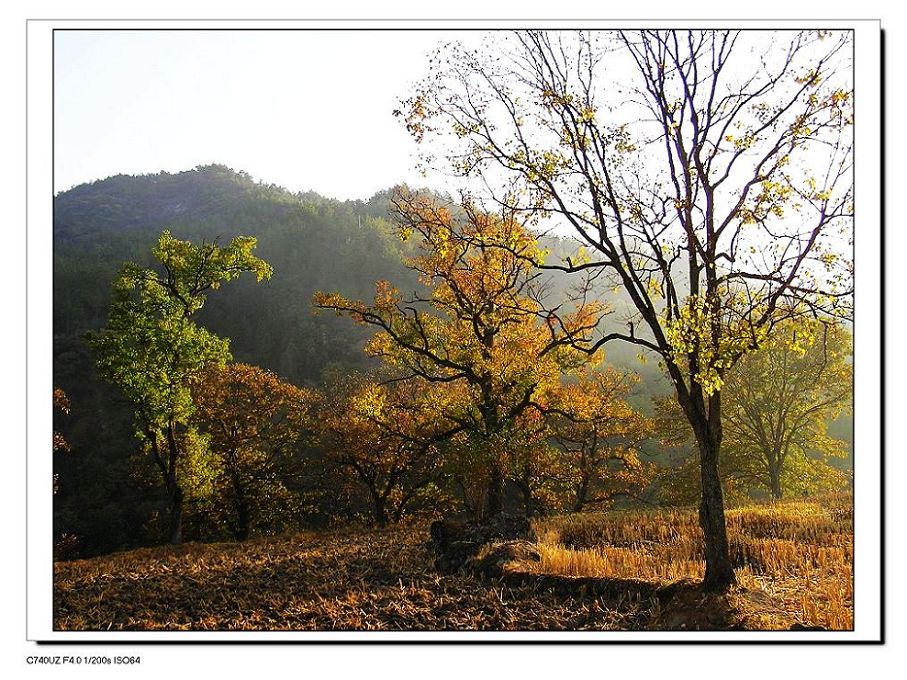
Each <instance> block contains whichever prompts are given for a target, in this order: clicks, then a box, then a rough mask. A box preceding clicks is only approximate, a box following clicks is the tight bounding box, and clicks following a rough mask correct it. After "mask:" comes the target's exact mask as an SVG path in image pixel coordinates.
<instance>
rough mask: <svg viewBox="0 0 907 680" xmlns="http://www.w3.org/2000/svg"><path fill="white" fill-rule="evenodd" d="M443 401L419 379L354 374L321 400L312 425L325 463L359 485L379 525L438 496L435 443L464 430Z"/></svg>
mask: <svg viewBox="0 0 907 680" xmlns="http://www.w3.org/2000/svg"><path fill="white" fill-rule="evenodd" d="M447 398H448V395H446V394H444V393H443V391H442V390H440V389H438V386H436V385H432V384H428V385H426V384H425V383H424V382H422V383H420V382H418V381H414V380H407V381H393V382H389V383H386V384H381V383H377V382H374V381H371V380H367V379H365V378H362V377H358V376H352V377H346V378H343V379H341V380H337V381H334V382H333V383H331V384H329V385H328V386H327V388H326V389H325V390H324V391H323V393H322V395H321V396H320V400H319V404H318V407H317V409H316V418H315V422H316V424H317V425H316V427H317V431H318V433H319V435H320V439H321V443H322V446H323V447H324V449H325V452H326V455H327V459H328V461H330V462H332V463H334V464H335V465H337V466H339V467H340V468H341V469H342V470H344V471H345V472H347V473H350V474H351V475H352V476H353V478H354V479H355V480H356V482H357V483H358V484H359V485H360V487H364V489H365V490H366V492H367V494H368V498H369V504H370V505H371V508H372V516H373V518H374V521H375V523H376V524H377V525H378V526H379V527H384V526H386V525H387V524H388V523H389V522H399V521H400V520H401V519H402V518H403V517H404V515H405V514H406V513H407V512H409V511H410V509H411V508H412V507H413V506H414V505H415V503H416V502H417V501H424V500H425V499H426V498H436V497H437V496H438V495H439V483H440V473H441V469H442V463H443V461H442V459H441V456H440V454H439V448H438V447H439V443H440V442H442V441H444V440H446V439H449V438H450V437H452V436H454V435H455V434H456V433H457V432H459V431H461V430H462V427H461V426H460V425H457V424H456V423H452V422H449V421H447V420H446V419H445V417H444V414H443V411H444V409H443V406H442V404H443V401H444V400H445V399H447Z"/></svg>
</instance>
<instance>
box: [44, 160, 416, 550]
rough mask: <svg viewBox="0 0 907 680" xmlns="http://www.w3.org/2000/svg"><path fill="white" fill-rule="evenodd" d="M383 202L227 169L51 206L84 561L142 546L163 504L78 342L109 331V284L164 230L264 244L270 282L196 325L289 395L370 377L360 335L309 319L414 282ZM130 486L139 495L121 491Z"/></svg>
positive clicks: (226, 300)
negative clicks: (316, 298) (315, 297)
mask: <svg viewBox="0 0 907 680" xmlns="http://www.w3.org/2000/svg"><path fill="white" fill-rule="evenodd" d="M387 207H388V193H386V192H385V193H379V194H377V195H375V196H374V197H372V198H371V199H370V200H368V201H355V202H345V203H341V202H338V201H333V200H330V199H325V198H322V197H320V196H318V195H316V194H311V193H309V194H292V193H290V192H288V191H286V190H284V189H281V188H278V187H274V186H269V185H263V184H260V183H256V182H255V181H253V180H252V179H251V178H250V177H249V176H248V175H245V174H243V173H238V172H234V171H232V170H230V169H229V168H226V167H223V166H217V165H213V166H207V167H200V168H197V169H195V170H192V171H188V172H182V173H178V174H167V173H161V174H158V175H148V176H142V177H129V176H123V175H121V176H116V177H111V178H109V179H106V180H102V181H98V182H94V183H92V184H86V185H82V186H79V187H76V188H74V189H72V190H70V191H67V192H65V193H62V194H60V195H59V196H57V197H56V199H55V202H54V244H55V247H54V384H55V386H57V387H59V388H61V389H63V391H64V392H65V393H66V395H67V396H68V397H69V400H70V403H71V404H72V409H71V412H70V413H69V414H67V415H62V414H57V416H56V417H57V418H58V420H59V422H58V423H57V425H58V429H59V430H60V431H62V432H63V433H65V436H66V438H67V440H68V441H69V443H70V446H71V450H70V451H69V452H66V453H58V454H56V455H57V457H58V459H57V461H56V466H55V469H56V470H57V472H58V476H59V480H58V486H59V493H58V495H57V498H56V517H57V524H58V528H59V529H60V531H59V532H58V533H60V532H62V533H68V534H74V535H78V536H79V538H80V542H81V543H82V546H83V548H85V549H88V551H89V552H93V551H103V550H107V549H110V548H113V547H118V546H122V545H130V544H135V543H141V542H142V541H143V540H144V537H143V536H142V535H141V532H140V531H139V532H137V531H136V529H137V528H141V527H142V526H143V524H145V523H146V522H147V521H148V519H149V517H151V515H152V514H153V512H154V510H155V509H156V508H157V505H158V504H159V499H158V498H157V495H156V492H155V489H154V486H153V485H151V486H149V485H147V484H144V483H143V481H142V480H141V479H135V472H134V470H133V465H132V462H131V461H130V458H131V455H130V454H132V453H133V451H134V450H136V449H137V444H136V442H135V439H134V436H133V424H132V421H133V417H132V410H131V409H130V408H129V407H128V405H126V404H125V403H124V402H123V400H122V398H120V397H119V396H118V392H117V389H116V388H115V387H113V386H111V385H109V384H106V383H103V382H101V381H99V380H98V379H97V378H96V375H95V370H94V367H93V361H92V358H91V355H90V354H89V351H88V348H87V346H86V344H85V342H84V336H85V334H86V332H87V331H90V330H93V329H97V328H100V327H101V326H103V325H104V322H105V320H106V317H107V313H108V307H109V304H110V294H111V283H112V282H113V280H114V278H115V276H116V273H117V271H118V269H119V268H120V266H121V265H122V263H123V262H124V261H127V260H132V261H136V262H137V263H139V264H143V265H148V264H150V261H149V260H150V253H151V247H152V246H153V245H154V244H155V243H156V241H157V239H158V237H159V235H160V233H161V231H162V230H163V229H164V228H169V229H170V230H171V231H172V232H173V234H174V236H176V237H178V238H182V239H187V240H191V241H194V242H202V241H209V242H210V241H215V240H216V241H217V242H219V243H225V242H227V241H229V240H230V239H231V238H232V237H234V236H237V235H239V234H247V235H254V236H256V237H257V238H258V253H260V255H261V256H262V257H263V258H264V259H266V260H267V261H268V262H270V263H271V264H272V265H273V267H274V275H273V277H272V278H271V280H270V281H268V282H266V283H265V284H263V285H260V286H256V285H252V284H250V283H249V282H246V281H237V282H236V283H235V284H233V285H231V286H229V287H227V288H225V289H224V290H223V291H222V294H219V295H217V296H213V297H212V299H211V300H210V302H209V304H208V305H207V306H206V307H205V309H204V310H203V311H202V314H201V315H200V322H201V323H202V324H203V325H205V326H206V327H208V328H209V329H210V330H212V331H213V332H215V333H216V334H218V335H221V336H223V337H229V338H230V339H231V350H232V353H233V356H234V359H235V360H236V361H242V362H248V363H251V364H254V365H258V366H262V367H265V368H268V369H270V370H273V371H275V372H276V373H278V374H279V375H280V376H281V377H283V378H285V379H286V380H288V381H290V382H293V383H295V384H300V385H302V384H313V383H317V382H318V381H319V380H320V378H321V375H322V374H323V373H324V372H325V370H329V369H330V368H331V367H332V366H335V367H341V368H342V370H344V371H349V370H353V369H363V368H365V367H366V362H367V361H368V359H367V358H366V357H365V356H364V355H363V353H362V351H361V347H362V343H363V341H364V339H365V336H366V334H365V332H364V329H360V328H358V327H355V326H350V324H348V322H346V321H345V320H342V319H338V318H337V317H336V316H334V315H332V314H322V315H319V316H316V315H314V314H313V313H312V304H311V299H312V294H313V293H314V292H315V291H316V290H319V289H331V290H334V289H336V290H340V291H343V292H344V293H345V294H348V295H351V296H358V297H368V296H369V295H371V294H373V292H374V282H375V281H376V280H379V279H384V280H388V281H391V282H393V283H394V284H395V285H398V286H400V287H401V288H404V289H406V288H410V287H412V286H413V284H414V283H415V276H414V275H413V273H412V272H411V271H410V270H408V269H407V268H406V267H404V266H403V263H402V260H401V257H402V254H403V253H402V247H403V245H404V244H403V243H402V242H401V241H400V240H399V239H398V238H396V236H395V235H394V233H393V229H392V225H391V224H390V222H389V221H388V219H387ZM124 484H131V485H132V488H130V489H123V485H124Z"/></svg>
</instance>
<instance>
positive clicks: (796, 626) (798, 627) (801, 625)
mask: <svg viewBox="0 0 907 680" xmlns="http://www.w3.org/2000/svg"><path fill="white" fill-rule="evenodd" d="M788 630H828V629H827V628H825V627H823V626H808V625H806V624H805V623H795V624H794V625H792V626H791V627H790V628H788Z"/></svg>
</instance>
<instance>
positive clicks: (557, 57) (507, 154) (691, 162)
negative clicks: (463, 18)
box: [397, 30, 853, 590]
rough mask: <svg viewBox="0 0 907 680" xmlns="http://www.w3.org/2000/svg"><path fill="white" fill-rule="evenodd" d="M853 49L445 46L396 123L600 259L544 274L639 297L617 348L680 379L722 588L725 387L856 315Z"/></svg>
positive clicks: (786, 43)
mask: <svg viewBox="0 0 907 680" xmlns="http://www.w3.org/2000/svg"><path fill="white" fill-rule="evenodd" d="M850 40H851V38H850V35H849V33H847V32H829V31H818V32H816V31H812V32H787V31H777V32H770V33H765V32H760V31H751V32H748V31H711V30H702V31H678V30H670V31H616V32H601V33H599V32H593V33H589V32H578V33H573V32H569V33H568V32H558V31H551V32H546V31H521V32H517V33H515V34H514V35H513V36H511V38H510V40H509V41H504V40H501V39H500V38H499V37H498V36H495V39H494V43H493V44H490V43H489V44H487V45H483V46H482V47H481V48H477V49H471V48H467V47H464V46H463V45H459V44H453V45H447V46H445V47H442V48H441V50H442V52H443V53H442V54H439V55H437V56H436V58H434V59H433V60H432V61H431V62H430V63H431V66H430V69H431V72H430V74H429V75H428V77H427V78H426V79H425V80H424V81H423V82H421V83H419V84H418V85H417V86H416V87H415V89H414V92H413V94H412V96H411V97H409V98H408V99H407V100H406V101H404V102H403V105H402V106H401V108H400V110H398V112H397V113H398V115H400V116H401V117H402V118H403V120H404V122H405V124H406V126H407V128H408V129H409V131H410V132H411V133H412V134H413V136H414V137H415V139H416V140H417V141H419V142H421V143H423V144H424V145H425V148H426V149H427V152H426V161H427V162H428V163H429V164H431V163H433V162H434V161H435V160H436V159H437V158H438V157H439V156H440V157H441V158H442V159H443V160H445V161H446V163H445V164H446V165H447V166H448V167H449V168H450V169H452V170H453V171H454V172H455V173H458V174H459V175H462V176H464V177H467V178H469V177H477V178H479V179H480V180H481V182H480V183H479V184H478V186H481V187H482V191H485V192H486V193H487V194H489V196H488V198H489V199H490V200H493V201H495V202H496V203H497V204H499V205H502V206H504V208H505V209H508V210H511V211H513V212H514V213H515V214H518V215H520V216H521V217H522V218H523V219H526V220H535V221H539V222H540V223H543V224H544V223H545V222H544V221H545V220H550V219H551V218H556V219H557V220H558V221H559V222H560V224H562V225H564V226H566V227H569V228H571V229H572V231H573V233H574V234H575V235H576V237H577V239H578V240H579V241H580V242H581V243H582V245H583V246H584V247H585V248H587V249H589V252H590V255H588V256H583V257H579V258H576V259H568V260H566V261H565V262H563V263H560V264H556V263H548V264H547V265H545V263H542V262H539V263H538V264H539V265H541V266H548V267H554V268H558V269H561V270H563V271H567V272H580V271H585V272H588V271H589V270H590V269H595V270H598V271H600V272H602V273H603V274H607V275H608V276H609V277H610V278H611V281H612V282H613V285H614V286H615V287H616V288H617V289H618V290H620V291H622V294H623V296H624V299H625V301H626V308H627V315H626V316H625V320H626V323H627V325H626V330H624V329H622V328H620V329H614V330H612V331H610V332H606V333H604V334H603V335H602V337H601V338H600V340H599V342H601V343H604V342H610V341H612V340H620V341H624V342H629V343H633V344H635V345H638V346H639V347H640V348H642V350H643V351H648V352H650V353H653V354H655V355H656V356H657V357H658V358H659V360H660V361H661V362H662V364H663V365H664V367H665V370H666V372H667V373H668V375H669V376H670V379H671V382H672V383H673V387H674V390H675V392H676V396H677V401H678V404H679V406H680V407H681V409H682V411H683V413H684V415H685V417H686V418H687V420H688V421H689V424H690V427H691V428H692V430H693V432H694V433H695V436H696V441H697V448H698V450H699V458H700V483H701V502H700V508H699V522H700V525H701V528H702V531H703V535H704V542H705V555H706V572H705V580H704V587H705V588H706V589H709V590H721V589H724V588H726V587H727V586H729V585H731V584H733V583H734V582H735V577H734V572H733V568H732V564H731V560H730V555H729V550H728V542H727V531H726V526H725V518H724V501H723V497H722V491H721V484H720V475H719V458H720V449H721V441H722V438H723V430H722V417H721V391H720V388H721V386H722V383H723V380H724V376H725V374H726V372H727V371H728V370H729V369H730V368H731V367H733V365H734V364H735V363H736V362H737V361H738V360H739V359H740V358H741V357H743V356H744V355H745V354H746V353H747V352H749V351H752V350H754V349H756V348H758V347H759V346H760V345H761V344H762V343H763V342H764V341H765V340H766V339H767V338H768V337H769V336H770V335H771V333H772V331H773V329H774V328H775V327H776V325H777V324H778V323H780V322H781V321H782V320H783V319H784V318H793V317H797V316H802V315H806V314H809V315H813V316H819V315H829V316H833V317H838V316H847V315H848V314H849V313H850V306H851V295H850V294H851V269H852V267H851V264H850V260H849V257H848V256H847V254H846V253H847V250H848V244H849V239H850V234H851V232H850V228H851V225H852V217H853V204H852V201H853V187H852V132H851V128H850V124H851V123H852V121H853V118H852V104H853V93H852V85H851V69H850V64H849V62H848V59H849V56H848V52H849V50H848V49H847V48H848V46H849V44H850ZM754 54H758V57H756V58H754V56H753V55H754ZM445 145H447V146H446V147H445ZM445 148H446V151H442V150H443V149H445Z"/></svg>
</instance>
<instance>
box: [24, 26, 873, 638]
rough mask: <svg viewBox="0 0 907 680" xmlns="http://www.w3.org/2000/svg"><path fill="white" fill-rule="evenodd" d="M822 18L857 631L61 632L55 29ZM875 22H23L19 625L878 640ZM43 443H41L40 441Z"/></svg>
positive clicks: (36, 632)
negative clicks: (23, 613)
mask: <svg viewBox="0 0 907 680" xmlns="http://www.w3.org/2000/svg"><path fill="white" fill-rule="evenodd" d="M579 26H582V27H584V28H590V29H595V28H600V29H606V28H629V27H634V28H635V27H640V26H652V27H656V26H657V27H665V26H672V27H677V28H689V27H696V28H723V27H728V26H735V27H736V26H739V27H742V28H754V29H755V28H818V27H821V28H828V29H852V30H854V31H855V39H854V43H855V46H854V51H855V74H854V75H855V79H854V83H855V106H856V116H855V119H856V121H857V123H856V130H855V149H856V152H857V153H856V166H855V170H856V172H855V189H856V204H857V215H858V219H857V220H856V226H855V230H856V233H855V261H856V266H855V274H856V279H855V289H856V301H855V303H856V309H857V312H856V320H855V332H854V339H855V348H854V361H855V367H856V371H855V383H854V389H855V399H854V460H855V475H854V488H855V516H854V523H855V526H854V529H855V545H854V575H855V583H854V612H855V616H854V625H855V628H854V630H853V631H828V632H786V631H777V632H776V631H753V632H647V631H620V632H616V631H600V632H598V631H596V632H509V631H507V632H505V631H499V632H471V631H469V632H467V631H438V632H415V631H414V632H400V633H397V632H369V631H362V632H331V631H319V632H305V631H299V632H202V631H198V632H179V631H174V632H155V631H136V632H119V631H117V632H113V631H111V632H64V631H54V630H53V612H52V606H53V603H52V582H53V555H52V539H51V538H50V537H52V535H53V525H52V515H53V513H52V496H51V493H50V488H51V478H52V474H53V469H52V468H53V463H52V456H51V455H50V441H51V433H52V408H51V393H52V387H53V384H52V318H53V317H52V306H53V287H52V271H53V267H52V257H51V254H52V222H53V217H52V212H53V211H52V196H53V183H52V176H53V174H52V168H53V165H52V163H53V142H52V134H51V129H52V101H53V95H52V73H53V55H52V35H53V29H55V28H70V29H72V28H75V29H78V28H82V29H90V28H97V27H103V28H106V29H110V28H123V29H129V28H144V29H148V28H161V29H166V28H170V29H173V28H221V29H235V28H247V27H248V28H262V29H264V28H283V29H327V28H339V29H344V28H345V29H354V28H373V29H389V28H396V27H405V28H408V29H412V28H443V29H447V30H456V29H458V28H469V29H476V28H488V29H495V28H530V27H531V28H551V29H557V28H576V27H579ZM880 28H881V26H880V22H878V21H867V20H861V21H827V20H815V21H787V20H779V21H761V20H760V21H741V20H727V21H696V22H677V21H650V20H648V21H615V22H612V21H608V22H603V21H587V20H577V21H562V20H559V21H525V20H514V21H509V20H508V21H506V22H504V21H486V20H478V21H469V20H456V21H437V20H432V21H405V20H393V21H381V20H370V21H337V20H328V21H317V20H316V21H232V20H218V21H182V20H179V21H177V20H174V21H170V20H166V21H162V20H153V21H137V20H128V21H119V20H116V21H109V20H78V21H73V20H66V21H63V20H60V21H58V20H44V19H42V20H30V21H29V22H28V25H27V29H26V30H27V53H28V54H27V57H28V67H27V71H28V74H27V78H28V89H27V106H28V117H27V126H28V127H27V144H28V170H27V182H28V184H27V187H28V188H27V219H28V232H27V248H28V256H27V284H28V296H27V300H28V302H27V304H28V323H27V332H28V355H27V370H28V389H27V427H28V430H27V432H28V459H27V481H28V486H27V513H28V515H27V532H28V534H27V535H28V549H27V559H28V572H27V575H28V580H27V598H28V616H27V636H28V640H32V641H51V642H86V641H96V642H126V641H129V642H135V643H140V642H149V641H155V642H158V641H161V642H163V641H168V642H203V641H204V642H210V641H219V642H251V641H269V642H277V641H295V642H325V641H350V642H353V641H359V642H379V641H389V642H391V641H392V642H401V641H411V642H420V641H431V642H480V641H481V642H514V641H520V642H553V641H564V642H587V641H588V642H591V641H595V642H618V643H621V642H631V641H633V642H639V641H644V642H719V641H720V642H781V641H785V642H795V641H796V642H878V641H880V640H881V637H882V629H881V621H882V609H881V607H882V582H881V575H882V563H881V559H882V533H881V521H882V517H881V496H880V492H881V484H882V480H881V470H882V465H881V464H882V460H881V457H882V433H881V422H880V420H881V413H882V400H881V372H882V371H881V369H882V365H881V358H880V348H881V339H882V338H881V324H882V318H881V292H882V291H881V260H882V252H881V243H882V241H881V226H882V225H881V215H882V213H881V197H880V193H881V191H880V187H881V185H882V177H881V108H880V106H881V90H880V85H881V74H880V64H881V61H880V60H881V34H880ZM45 442H46V444H45Z"/></svg>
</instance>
